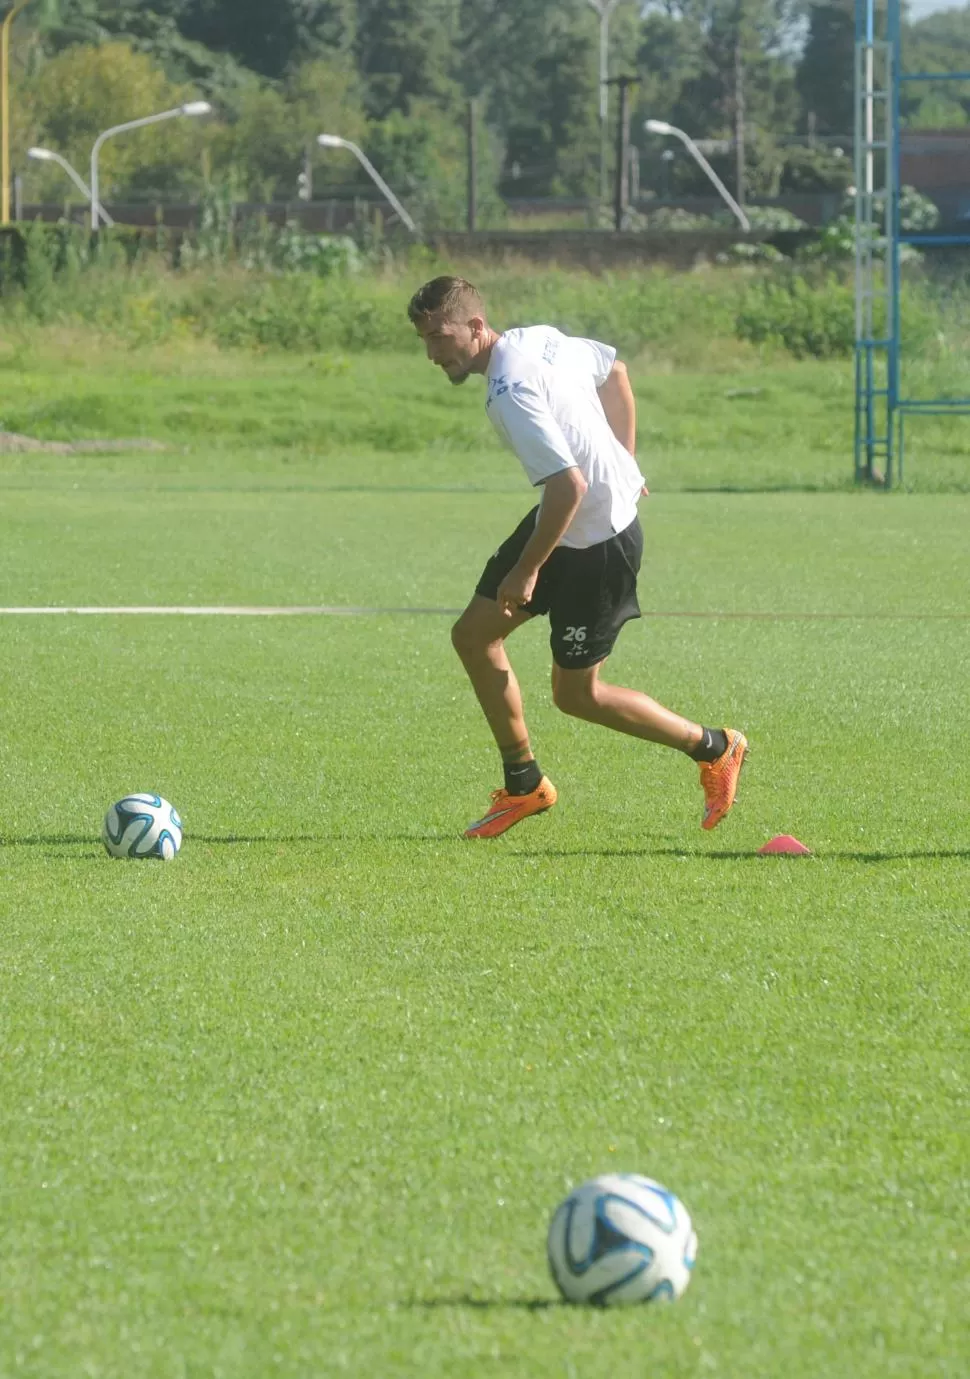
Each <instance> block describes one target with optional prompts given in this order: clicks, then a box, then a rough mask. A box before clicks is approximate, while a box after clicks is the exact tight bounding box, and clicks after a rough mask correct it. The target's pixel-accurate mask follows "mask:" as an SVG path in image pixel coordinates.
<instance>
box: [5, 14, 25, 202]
mask: <svg viewBox="0 0 970 1379" xmlns="http://www.w3.org/2000/svg"><path fill="white" fill-rule="evenodd" d="M29 4H30V0H18V3H16V4H15V5H14V7H13V9H12V10H11V11H10V13H9V14H6V15H4V19H3V25H2V27H0V225H9V223H10V30H11V28H12V26H13V21H14V20H15V19H16V18H17V15H18V14H19V13H20V11H21V10H22V9H24V8H25V7H26V6H27V5H29Z"/></svg>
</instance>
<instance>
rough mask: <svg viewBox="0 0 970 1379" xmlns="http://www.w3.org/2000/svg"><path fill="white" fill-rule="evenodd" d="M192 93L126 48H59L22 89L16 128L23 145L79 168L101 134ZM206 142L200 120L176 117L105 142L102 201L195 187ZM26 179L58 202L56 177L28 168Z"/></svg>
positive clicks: (59, 190)
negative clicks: (134, 192)
mask: <svg viewBox="0 0 970 1379" xmlns="http://www.w3.org/2000/svg"><path fill="white" fill-rule="evenodd" d="M194 94H195V93H194V92H193V91H192V90H191V88H188V87H185V86H180V85H176V84H175V83H173V82H171V81H169V79H168V77H167V76H166V75H165V73H164V72H163V71H162V70H161V69H160V68H159V67H157V66H156V65H155V64H154V63H153V62H152V61H151V59H150V58H149V57H148V56H147V55H146V54H144V53H136V52H135V51H134V50H133V49H132V48H131V47H130V45H128V44H126V43H103V44H101V45H100V46H98V47H81V46H79V47H74V48H67V49H65V50H64V51H63V52H61V53H59V54H58V55H57V56H56V57H54V58H52V59H51V60H50V61H49V62H46V63H45V64H44V65H43V66H42V67H40V69H39V70H38V71H37V73H36V74H35V75H34V76H33V77H32V78H30V79H29V80H28V81H27V82H25V83H24V88H23V91H22V94H21V100H22V104H23V109H24V113H25V116H26V119H25V120H24V121H23V122H22V123H23V125H24V126H25V128H24V133H25V134H28V135H29V140H30V142H32V143H38V144H43V145H46V146H48V147H50V148H53V149H55V150H56V151H57V152H59V153H63V154H65V155H66V156H67V158H68V159H69V160H70V162H71V163H73V164H74V166H75V167H76V168H78V169H79V170H83V169H85V168H86V167H87V165H88V161H89V159H90V154H91V147H92V145H93V143H94V141H95V139H96V138H97V137H98V135H99V134H100V133H101V132H102V131H103V130H105V129H108V128H110V127H112V126H113V125H116V124H122V123H125V122H127V121H128V120H134V119H139V118H140V117H141V116H143V115H152V114H157V113H159V112H160V111H163V110H171V109H174V108H175V107H176V106H179V105H181V104H182V103H183V102H184V101H186V100H190V99H192V97H193V95H194ZM207 137H208V131H207V130H206V129H205V127H204V126H203V124H202V122H201V121H196V120H179V119H177V120H172V121H170V122H167V123H165V124H161V125H158V126H154V127H149V128H146V129H141V130H133V131H132V132H130V133H127V134H125V135H124V136H122V137H120V138H117V139H111V140H109V141H108V142H107V143H106V144H105V145H104V150H103V153H102V156H101V159H100V172H101V187H102V195H103V197H104V198H105V199H107V198H108V197H111V196H116V195H117V194H118V193H119V192H120V191H127V190H130V189H132V188H133V187H141V188H142V189H151V190H153V191H159V192H161V191H169V192H171V191H175V190H181V189H184V188H187V187H192V186H197V185H198V183H199V180H200V177H201V163H200V154H201V150H202V148H203V146H204V143H205V141H206V139H207ZM31 178H32V179H34V178H36V179H37V181H38V182H42V183H43V185H44V187H45V188H47V189H48V190H51V191H53V190H54V189H55V188H56V191H54V199H55V200H60V199H62V195H63V192H64V190H65V186H66V184H65V183H64V181H63V174H62V173H60V172H56V171H55V170H51V169H45V170H44V171H39V170H36V169H35V167H34V166H33V165H31Z"/></svg>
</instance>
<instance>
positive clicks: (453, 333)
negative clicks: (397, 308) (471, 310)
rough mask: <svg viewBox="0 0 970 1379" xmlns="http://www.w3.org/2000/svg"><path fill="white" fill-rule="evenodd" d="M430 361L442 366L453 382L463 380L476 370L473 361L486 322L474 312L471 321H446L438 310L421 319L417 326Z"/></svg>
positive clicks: (477, 351)
mask: <svg viewBox="0 0 970 1379" xmlns="http://www.w3.org/2000/svg"><path fill="white" fill-rule="evenodd" d="M416 329H417V332H418V334H419V335H420V336H421V339H422V340H423V341H424V347H425V350H426V352H427V355H428V358H429V359H430V360H431V362H432V364H437V366H438V368H439V369H443V370H444V372H445V373H446V374H447V375H448V378H449V380H450V382H452V383H464V381H465V379H466V378H468V376H469V375H470V374H472V373H476V372H478V370H477V369H476V367H475V361H476V359H477V358H478V355H479V353H480V352H481V348H482V342H483V340H484V336H485V322H484V321H483V320H482V319H481V317H478V316H473V317H472V319H471V320H470V321H449V320H445V319H443V318H442V316H441V315H440V313H438V314H435V315H434V316H429V317H428V319H427V320H425V321H420V322H419V323H418V325H417V327H416Z"/></svg>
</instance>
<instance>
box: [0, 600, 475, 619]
mask: <svg viewBox="0 0 970 1379" xmlns="http://www.w3.org/2000/svg"><path fill="white" fill-rule="evenodd" d="M460 612H461V609H460V608H348V607H341V608H337V607H334V606H331V605H329V604H324V603H320V604H305V605H304V604H281V605H280V606H278V607H273V606H269V607H261V606H259V605H256V604H252V605H247V604H239V605H235V604H146V605H135V604H132V605H128V606H124V605H122V606H119V607H117V608H108V607H77V608H61V607H56V608H55V607H51V608H43V607H38V608H0V617H32V616H37V617H46V616H48V615H51V616H55V615H61V614H69V613H74V614H77V615H78V616H80V617H97V616H101V615H105V614H108V615H112V616H116V615H118V616H131V617H185V618H192V617H205V618H213V617H215V618H291V617H300V616H303V617H335V618H354V617H361V616H363V615H365V614H369V613H370V614H377V613H437V614H442V615H444V614H455V615H457V614H458V613H460Z"/></svg>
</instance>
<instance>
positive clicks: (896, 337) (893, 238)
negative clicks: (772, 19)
mask: <svg viewBox="0 0 970 1379" xmlns="http://www.w3.org/2000/svg"><path fill="white" fill-rule="evenodd" d="M899 10H900V0H888V13H887V35H886V36H887V38H888V40H889V51H888V59H887V72H886V78H887V82H888V85H889V92H888V99H889V121H888V123H889V148H888V149H887V150H886V169H887V173H888V177H887V181H888V182H889V187H888V190H889V194H890V212H889V237H890V242H889V245H888V246H887V248H888V250H889V255H890V260H889V272H890V301H889V304H890V308H891V313H892V320H891V322H889V323H888V324H889V337H890V340H889V358H888V361H887V363H888V378H887V379H886V386H887V387H888V389H889V392H888V394H887V397H886V403H887V409H888V417H887V420H888V423H889V424H888V426H887V447H886V484H887V486H888V485H890V484H891V483H892V478H893V443H894V440H895V432H896V416H897V409H898V407H899V351H900V329H901V317H900V301H899V293H900V274H899V235H900V223H899V174H900V156H899V153H900V149H899V146H900V137H899V76H900V73H901V72H902V66H903V64H902V55H901V53H900V14H899ZM901 439H902V437H900V440H901ZM901 464H902V455H900V465H901Z"/></svg>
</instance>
